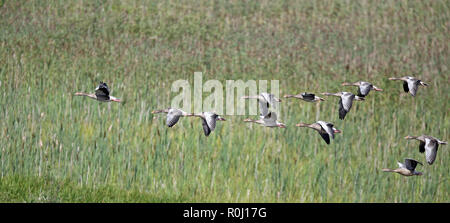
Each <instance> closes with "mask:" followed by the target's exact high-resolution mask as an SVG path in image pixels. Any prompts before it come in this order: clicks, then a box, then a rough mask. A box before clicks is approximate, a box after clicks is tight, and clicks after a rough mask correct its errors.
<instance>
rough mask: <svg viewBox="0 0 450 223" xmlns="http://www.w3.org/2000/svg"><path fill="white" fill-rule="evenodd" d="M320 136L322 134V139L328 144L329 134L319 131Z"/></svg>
mask: <svg viewBox="0 0 450 223" xmlns="http://www.w3.org/2000/svg"><path fill="white" fill-rule="evenodd" d="M319 134H320V136H322V139H323V140H325V142H326V143H327V144H330V136H329V135H328V133H325V132H319Z"/></svg>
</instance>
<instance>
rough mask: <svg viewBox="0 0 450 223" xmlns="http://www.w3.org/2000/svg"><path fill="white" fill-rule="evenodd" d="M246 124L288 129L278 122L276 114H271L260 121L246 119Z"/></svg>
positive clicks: (262, 117)
mask: <svg viewBox="0 0 450 223" xmlns="http://www.w3.org/2000/svg"><path fill="white" fill-rule="evenodd" d="M244 122H253V123H257V124H260V125H263V126H265V127H279V128H286V125H285V124H283V123H281V122H278V120H277V114H276V113H275V112H269V113H268V114H267V115H266V116H260V119H259V120H252V119H245V120H244Z"/></svg>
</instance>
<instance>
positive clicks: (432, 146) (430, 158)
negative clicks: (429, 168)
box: [425, 138, 439, 165]
mask: <svg viewBox="0 0 450 223" xmlns="http://www.w3.org/2000/svg"><path fill="white" fill-rule="evenodd" d="M438 146H439V145H438V143H437V141H436V140H433V139H428V138H426V139H425V158H426V160H427V163H428V164H430V165H431V164H433V163H434V161H435V160H436V155H437V151H438Z"/></svg>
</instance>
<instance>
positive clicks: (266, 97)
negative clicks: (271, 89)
mask: <svg viewBox="0 0 450 223" xmlns="http://www.w3.org/2000/svg"><path fill="white" fill-rule="evenodd" d="M242 98H244V99H257V100H258V103H259V111H260V116H263V117H264V116H266V115H267V114H269V112H270V107H274V108H276V106H277V104H276V103H277V102H281V100H280V99H278V98H277V97H275V95H273V94H269V93H266V92H263V93H261V94H259V95H256V96H243V97H242Z"/></svg>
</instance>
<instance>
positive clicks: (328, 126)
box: [317, 121, 334, 139]
mask: <svg viewBox="0 0 450 223" xmlns="http://www.w3.org/2000/svg"><path fill="white" fill-rule="evenodd" d="M317 123H318V124H319V125H320V127H322V131H324V132H325V133H326V134H327V135H328V136H331V138H333V139H334V131H333V126H334V125H333V124H331V123H328V122H324V121H317ZM322 138H323V136H322Z"/></svg>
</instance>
